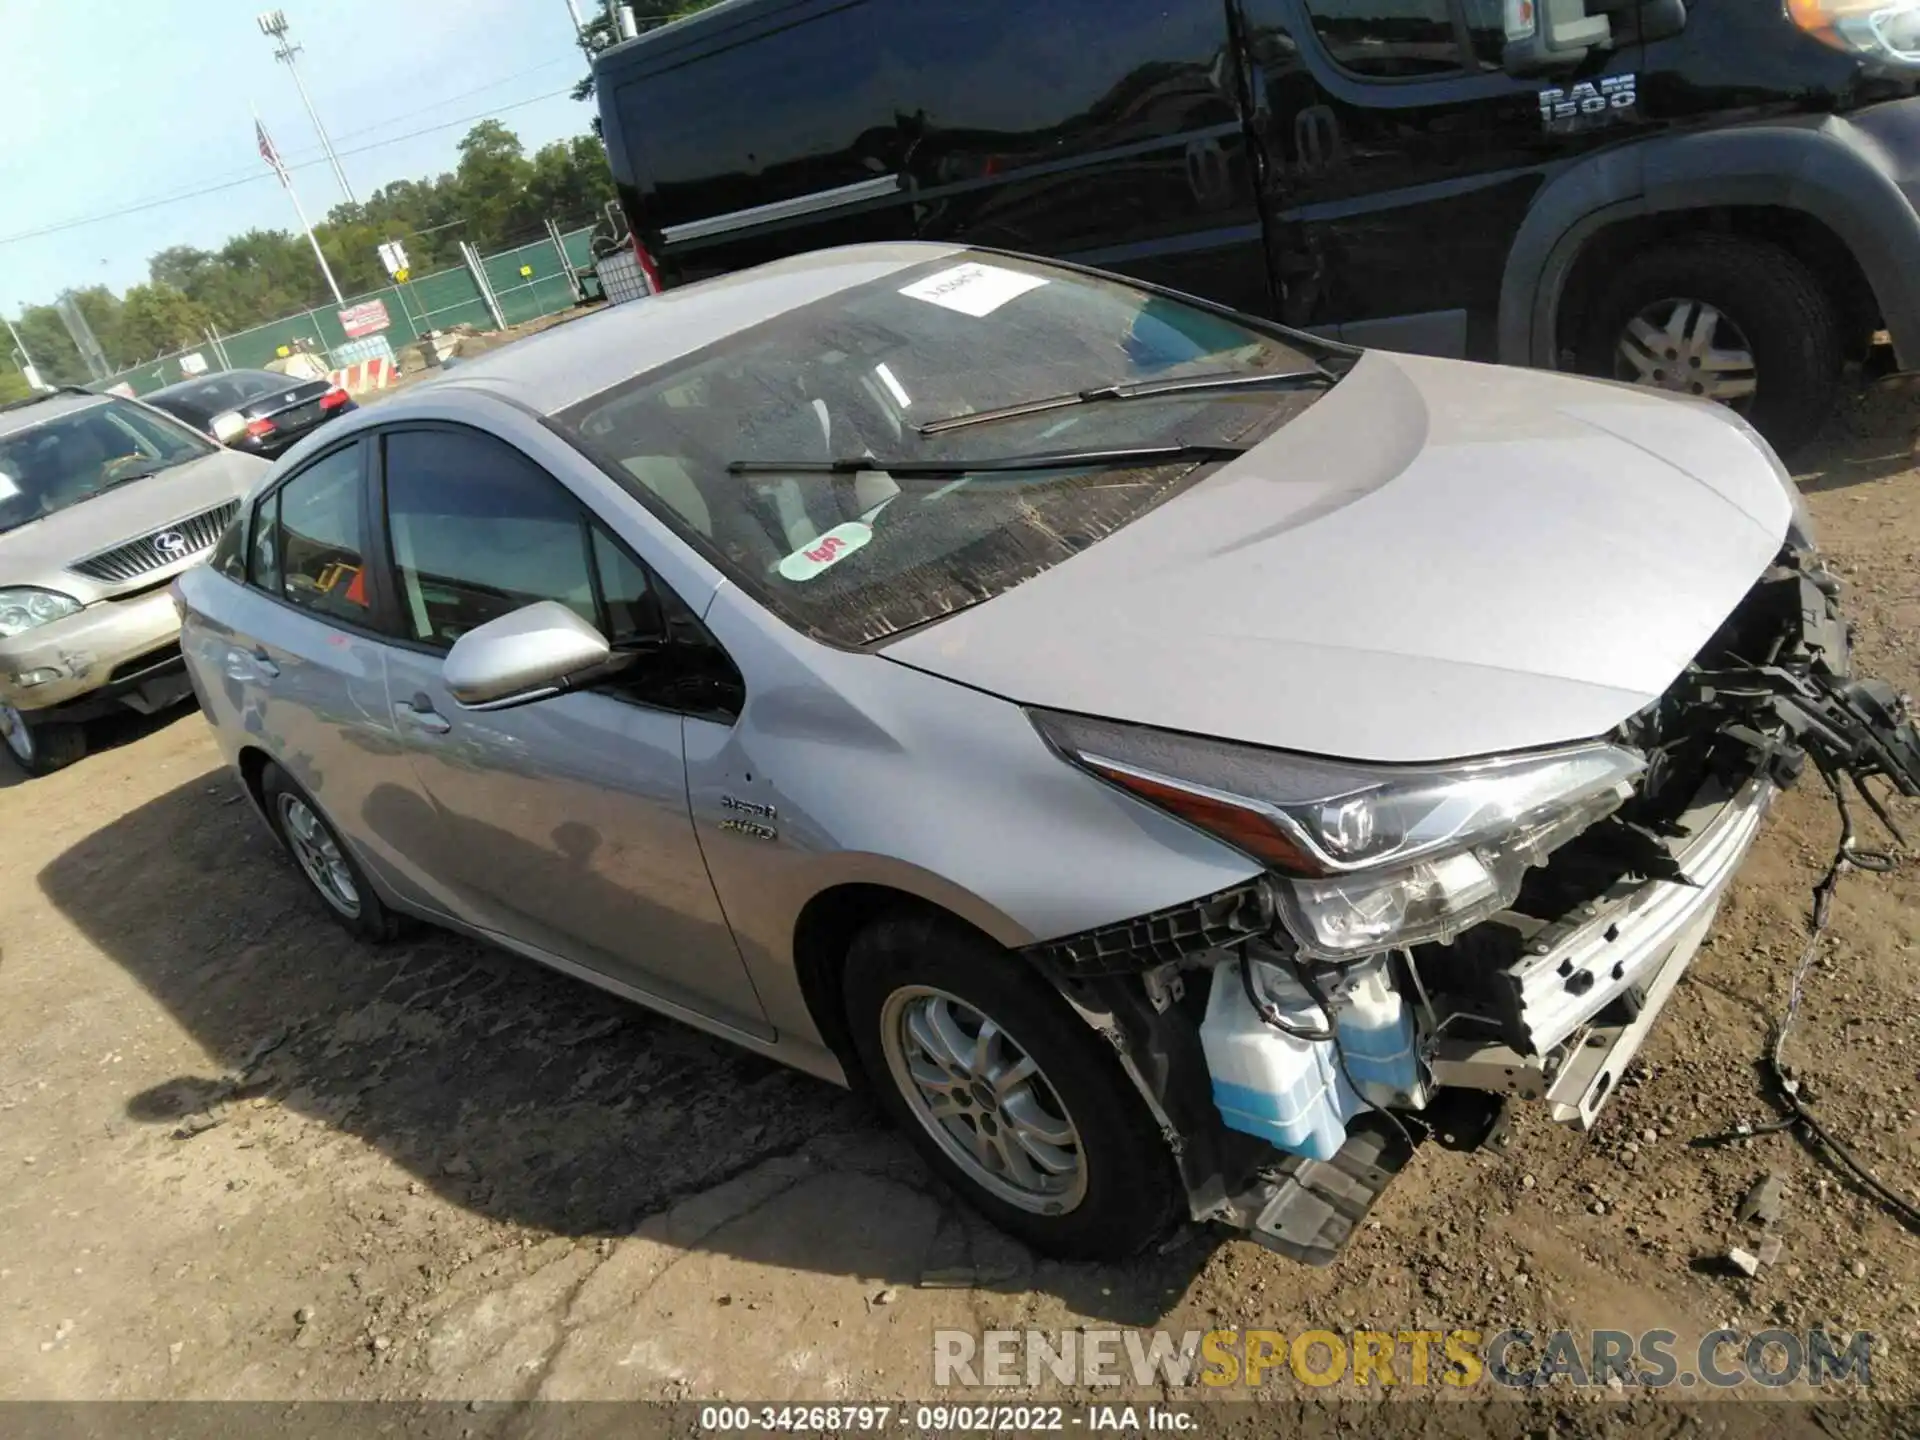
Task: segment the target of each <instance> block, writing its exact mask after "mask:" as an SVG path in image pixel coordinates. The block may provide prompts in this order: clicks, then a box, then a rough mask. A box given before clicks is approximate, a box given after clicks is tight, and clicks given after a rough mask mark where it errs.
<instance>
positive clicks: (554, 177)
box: [526, 135, 613, 223]
mask: <svg viewBox="0 0 1920 1440" xmlns="http://www.w3.org/2000/svg"><path fill="white" fill-rule="evenodd" d="M526 189H527V200H528V205H529V208H530V209H532V210H533V212H534V213H535V214H536V215H550V216H552V217H553V218H554V219H555V220H556V221H562V220H565V221H575V220H577V221H584V222H588V223H592V222H593V221H596V220H598V219H599V217H600V211H601V208H602V207H603V206H605V204H606V203H607V201H609V200H611V199H613V175H612V173H611V172H610V171H609V170H608V169H607V152H606V148H605V147H604V146H602V145H601V143H600V141H599V140H598V139H597V138H596V137H594V136H592V135H576V136H574V137H573V139H571V140H566V141H561V140H555V141H554V142H553V143H552V144H550V145H542V146H541V147H540V148H539V149H538V150H536V151H534V153H533V163H532V166H531V171H530V174H529V175H528V178H527V186H526Z"/></svg>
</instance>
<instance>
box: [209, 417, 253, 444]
mask: <svg viewBox="0 0 1920 1440" xmlns="http://www.w3.org/2000/svg"><path fill="white" fill-rule="evenodd" d="M207 426H208V428H209V429H211V430H212V431H213V438H214V439H216V440H218V441H219V442H220V443H221V444H222V445H231V444H232V443H233V442H234V441H236V440H238V439H239V438H240V437H241V436H242V435H244V434H246V433H247V422H246V421H245V420H243V419H241V418H240V415H239V413H238V412H237V411H233V410H223V411H221V412H220V413H219V414H218V415H216V416H214V417H213V419H211V420H209V421H208V422H207Z"/></svg>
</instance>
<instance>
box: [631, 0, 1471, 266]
mask: <svg viewBox="0 0 1920 1440" xmlns="http://www.w3.org/2000/svg"><path fill="white" fill-rule="evenodd" d="M1441 3H1442V4H1444V3H1445V0H1441ZM782 21H783V23H781V24H779V25H778V27H777V28H767V29H765V30H763V31H762V33H760V34H757V35H754V36H752V37H751V38H747V39H741V40H734V41H733V42H732V43H729V44H726V45H724V47H721V48H717V49H713V50H710V51H708V52H707V53H704V54H698V55H695V56H693V57H692V58H690V59H680V60H678V61H677V62H675V63H670V64H668V65H667V66H666V67H665V68H662V69H659V70H656V71H654V72H653V73H651V74H644V75H641V76H638V77H637V78H634V79H632V80H628V81H626V82H624V83H623V84H620V85H619V87H618V88H617V90H615V91H614V93H613V97H612V98H613V109H614V112H615V114H616V115H617V117H618V124H619V129H620V146H621V149H622V150H623V151H624V153H625V154H626V156H627V158H628V161H629V163H630V164H631V165H632V166H633V167H634V169H635V171H636V178H637V179H639V181H640V182H641V189H642V191H643V193H644V194H645V196H646V201H645V203H646V205H647V207H648V211H649V214H650V216H651V217H652V218H653V219H654V220H655V221H656V223H659V224H660V225H661V226H662V227H663V228H665V229H669V230H671V228H672V227H673V226H675V225H678V224H685V223H688V222H691V221H695V220H703V219H709V218H711V217H715V216H722V215H728V214H732V213H734V212H738V211H741V210H746V209H751V208H753V207H755V206H759V205H765V204H768V203H771V202H776V201H780V200H785V199H792V198H795V197H799V196H808V195H817V194H818V193H819V192H822V191H827V190H833V189H837V188H840V187H842V186H849V185H854V184H858V183H861V182H871V181H874V180H875V179H877V178H884V177H885V176H887V175H889V174H892V173H895V172H899V171H901V170H903V169H905V168H906V167H907V162H908V156H909V155H911V156H912V157H913V169H914V170H915V172H916V173H921V174H924V175H925V176H926V177H927V178H928V179H930V180H931V181H932V183H934V184H941V183H946V182H950V181H963V180H971V179H977V178H981V177H984V176H990V175H996V174H1002V173H1005V172H1007V171H1011V170H1017V169H1019V168H1021V167H1023V166H1026V165H1030V164H1034V163H1039V162H1042V161H1058V160H1061V159H1063V158H1066V157H1068V156H1071V155H1075V154H1080V153H1084V152H1087V151H1090V150H1097V149H1104V148H1107V147H1111V146H1115V145H1121V144H1125V143H1127V142H1129V141H1133V140H1140V139H1148V138H1160V137H1163V136H1166V135H1168V134H1170V133H1175V132H1184V131H1191V130H1198V129H1201V128H1204V127H1207V126H1218V125H1229V124H1232V123H1234V122H1235V121H1236V119H1237V115H1236V112H1235V110H1234V109H1233V106H1232V103H1231V101H1230V98H1229V92H1228V90H1227V89H1226V88H1225V87H1224V86H1223V85H1222V84H1221V83H1220V76H1219V66H1220V64H1221V52H1222V45H1223V43H1224V40H1225V25H1224V20H1223V16H1222V11H1221V8H1220V6H1219V5H1217V4H1201V3H1197V0H1184V3H1181V4H1168V3H1167V0H1098V3H1094V0H1046V3H1044V4H1036V3H1033V0H939V3H927V0H881V3H873V0H852V3H848V4H843V5H840V6H837V7H835V8H833V9H830V10H828V9H821V10H817V11H815V12H814V13H812V14H810V15H807V16H805V17H804V18H802V19H799V20H798V21H794V20H791V19H788V18H786V17H785V16H783V17H782ZM736 33H737V32H736ZM743 97H751V103H743ZM883 193H884V192H883ZM894 214H895V212H894V211H892V210H888V209H881V210H878V211H875V210H871V209H870V210H868V211H866V212H864V218H863V219H861V220H860V222H859V228H858V232H857V234H856V233H849V234H848V236H847V238H849V239H853V238H867V239H871V238H874V227H875V225H876V224H884V223H890V222H888V221H886V220H884V219H883V218H882V217H892V216H894ZM901 223H902V224H905V223H906V222H905V221H904V220H902V221H901ZM900 233H901V234H903V235H904V234H906V233H907V232H906V231H905V230H902V231H901V232H900ZM669 243H673V241H672V239H671V237H669ZM813 243H828V242H827V241H826V240H825V239H823V238H822V237H820V236H819V235H817V234H816V235H814V236H813Z"/></svg>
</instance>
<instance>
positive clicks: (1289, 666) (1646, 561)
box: [881, 351, 1796, 761]
mask: <svg viewBox="0 0 1920 1440" xmlns="http://www.w3.org/2000/svg"><path fill="white" fill-rule="evenodd" d="M1791 486H1792V481H1791V480H1790V479H1789V478H1788V477H1787V475H1786V472H1785V470H1784V469H1783V468H1782V467H1781V465H1780V463H1779V461H1778V460H1777V459H1776V458H1775V457H1774V455H1773V452H1772V451H1771V450H1769V449H1768V448H1767V447H1766V444H1765V442H1763V441H1762V440H1760V439H1759V438H1758V437H1757V436H1756V435H1755V434H1754V432H1753V431H1752V430H1751V429H1749V428H1748V427H1747V426H1746V425H1745V424H1744V423H1743V422H1741V421H1739V420H1737V419H1735V418H1734V417H1732V416H1731V415H1730V414H1728V413H1727V412H1725V411H1723V410H1720V409H1718V408H1716V407H1711V406H1708V405H1706V404H1703V403H1698V402H1692V401H1686V400H1677V399H1672V398H1669V397H1666V396H1660V395H1653V394H1649V393H1647V392H1644V391H1640V390H1635V389H1631V388H1628V387H1626V386H1618V385H1611V384H1601V383H1598V382H1594V381H1585V380H1577V379H1573V378H1571V377H1568V376H1562V375H1555V374H1550V373H1543V372H1537V371H1522V370H1512V369H1505V368H1500V367H1495V366H1486V365H1470V364H1465V363H1462V362H1457V361H1446V360H1431V359H1424V358H1419V357H1414V356H1406V355H1391V354H1387V353H1385V352H1380V351H1374V352H1370V353H1369V354H1368V355H1367V356H1366V357H1365V358H1364V359H1363V360H1361V362H1360V363H1359V364H1358V365H1357V366H1355V368H1354V369H1353V371H1352V373H1350V374H1349V375H1348V376H1347V378H1346V379H1345V380H1343V381H1342V382H1341V383H1340V384H1339V385H1338V386H1337V387H1336V388H1335V389H1334V390H1333V391H1332V393H1330V394H1329V395H1327V396H1326V397H1325V398H1324V399H1323V400H1322V401H1321V402H1320V403H1319V404H1317V405H1315V406H1313V407H1312V408H1311V409H1310V410H1308V411H1307V412H1306V413H1305V414H1303V415H1301V416H1299V417H1298V418H1297V419H1295V420H1293V421H1291V422H1290V423H1289V424H1287V425H1286V426H1285V427H1284V428H1283V429H1281V430H1280V431H1279V432H1278V433H1276V434H1275V435H1273V436H1272V437H1270V438H1269V439H1267V440H1266V441H1264V442H1263V443H1261V444H1259V445H1258V446H1256V447H1254V448H1253V449H1252V450H1250V451H1248V452H1247V453H1246V454H1245V455H1243V456H1240V457H1238V458H1236V459H1235V460H1233V461H1232V462H1230V463H1228V464H1226V465H1224V466H1222V467H1221V468H1220V469H1219V470H1217V471H1216V472H1214V473H1213V474H1212V475H1210V476H1208V477H1206V478H1205V479H1203V480H1202V481H1201V482H1200V483H1199V484H1197V485H1194V486H1193V487H1191V488H1189V489H1187V490H1185V491H1183V492H1181V493H1180V494H1178V495H1176V496H1175V497H1174V498H1173V499H1171V500H1169V501H1168V502H1167V503H1166V504H1164V505H1162V506H1160V507H1158V508H1157V509H1155V510H1153V511H1151V512H1149V513H1148V514H1146V515H1145V516H1143V517H1141V518H1140V519H1139V520H1136V521H1135V522H1133V523H1132V524H1131V525H1128V526H1126V527H1125V528H1124V529H1122V530H1120V531H1119V532H1117V533H1115V534H1113V535H1110V536H1108V537H1107V538H1106V539H1104V540H1101V541H1100V542H1099V543H1098V544H1095V545H1093V546H1090V547H1089V548H1088V549H1086V550H1085V551H1083V552H1081V553H1080V554H1078V555H1075V556H1074V557H1072V558H1071V559H1069V560H1067V561H1065V562H1063V563H1062V564H1060V565H1058V566H1055V567H1054V568H1053V569H1051V570H1048V571H1046V572H1044V573H1042V574H1040V575H1038V576H1036V577H1034V578H1033V579H1031V580H1028V581H1026V582H1024V583H1022V584H1020V585H1018V586H1016V587H1014V588H1013V589H1011V590H1009V591H1007V592H1005V593H1003V594H1001V595H999V596H997V597H996V598H994V599H992V600H990V601H987V602H986V603H984V604H981V605H978V606H976V607H974V608H972V609H969V610H965V611H962V612H961V613H959V614H957V615H954V616H952V617H950V618H948V619H946V620H943V621H941V622H939V623H938V624H935V625H932V626H929V627H927V628H926V629H923V630H920V631H916V632H915V633H913V634H911V635H909V636H905V637H903V638H902V639H900V640H898V641H896V642H894V643H893V644H891V645H888V646H886V647H885V648H884V649H883V650H882V652H881V653H882V654H884V655H885V656H886V657H887V658H889V659H891V660H894V661H897V662H899V663H901V664H905V665H911V666H915V667H917V668H919V669H922V670H926V671H929V672H931V673H933V674H936V675H940V676H944V677H946V678H949V679H952V680H957V681H960V682H962V683H964V684H967V685H971V686H974V687H977V688H979V689H982V690H986V691H990V692H992V693H994V694H996V695H1000V696H1003V697H1005V698H1007V699H1009V700H1014V701H1018V702H1020V703H1024V704H1034V705H1043V706H1048V707H1051V708H1055V709H1061V710H1072V711H1078V712H1082V713H1086V714H1093V715H1103V716H1111V717H1114V718H1118V719H1124V720H1128V721H1133V722H1136V723H1140V724H1145V725H1155V726H1161V727H1164V728H1166V729H1170V730H1180V731H1186V732H1189V733H1193V734H1200V735H1212V736H1218V737H1222V738H1226V739H1233V740H1242V741H1248V742H1251V743H1255V744H1260V745H1270V746H1275V747H1278V748H1283V749H1290V750H1298V751H1304V752H1310V753H1315V754H1321V755H1330V756H1341V757H1347V758H1352V759H1362V760H1379V761H1419V760H1439V759H1454V758H1460V757H1465V756H1472V755H1483V754H1490V753H1493V752H1497V751H1505V750H1515V749H1525V748H1531V747H1535V746H1542V745H1551V744H1556V743H1560V742H1565V741H1570V740H1576V739H1583V738H1587V737H1590V736H1594V735H1599V734H1603V733H1605V732H1606V731H1608V730H1609V729H1611V728H1612V727H1613V726H1615V725H1616V724H1618V723H1619V722H1620V721H1622V720H1624V719H1626V718H1627V717H1628V716H1630V715H1631V714H1633V713H1634V712H1635V711H1637V710H1639V709H1640V708H1642V707H1643V706H1644V705H1646V704H1647V703H1648V702H1649V701H1651V700H1652V699H1654V698H1655V697H1656V696H1658V695H1659V694H1660V692H1661V691H1662V690H1664V689H1665V688H1666V687H1667V686H1668V685H1669V684H1670V683H1671V682H1672V681H1673V679H1674V677H1675V676H1676V675H1678V674H1679V672H1680V671H1681V669H1682V668H1683V667H1684V666H1685V665H1686V664H1687V662H1688V661H1689V660H1691V659H1692V658H1693V656H1694V655H1695V654H1696V653H1697V652H1698V651H1699V649H1700V648H1701V646H1703V645H1704V644H1705V643H1706V641H1707V640H1708V639H1709V638H1710V637H1711V636H1712V634H1713V632H1714V631H1715V629H1717V628H1718V626H1719V625H1720V623H1721V621H1722V620H1724V619H1725V618H1726V616H1727V614H1728V612H1729V611H1730V610H1732V609H1733V608H1734V606H1735V605H1736V604H1738V603H1739V601H1740V599H1741V597H1742V596H1743V595H1745V594H1746V592H1747V591H1748V589H1749V588H1750V587H1751V586H1752V585H1753V583H1754V581H1755V580H1756V579H1757V578H1758V576H1759V575H1760V573H1761V571H1762V570H1764V569H1765V568H1766V566H1767V565H1768V564H1769V562H1770V561H1771V560H1772V559H1773V557H1774V556H1775V555H1776V554H1777V553H1778V551H1779V548H1780V545H1781V543H1782V541H1783V539H1784V538H1785V535H1786V533H1787V530H1788V527H1789V524H1790V523H1791V521H1792V519H1793V516H1794V513H1795V507H1796V501H1795V499H1794V498H1793V493H1792V490H1791Z"/></svg>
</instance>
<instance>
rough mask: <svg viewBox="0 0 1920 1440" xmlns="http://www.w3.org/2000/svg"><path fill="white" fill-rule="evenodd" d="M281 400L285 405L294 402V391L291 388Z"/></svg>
mask: <svg viewBox="0 0 1920 1440" xmlns="http://www.w3.org/2000/svg"><path fill="white" fill-rule="evenodd" d="M280 402H281V403H282V404H283V405H291V404H292V403H293V391H291V390H289V391H288V392H287V393H286V394H284V395H282V396H281V397H280Z"/></svg>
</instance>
